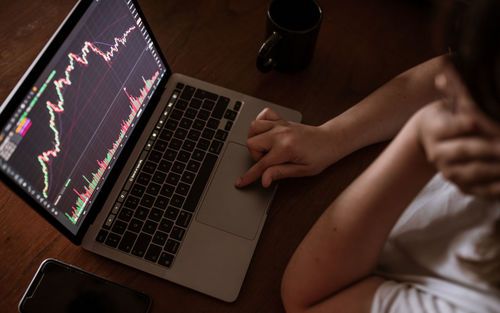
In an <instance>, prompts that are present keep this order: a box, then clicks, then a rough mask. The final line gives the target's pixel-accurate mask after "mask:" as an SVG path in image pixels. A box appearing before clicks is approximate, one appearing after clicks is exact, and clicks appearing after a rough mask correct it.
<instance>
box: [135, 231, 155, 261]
mask: <svg viewBox="0 0 500 313" xmlns="http://www.w3.org/2000/svg"><path fill="white" fill-rule="evenodd" d="M151 238H152V236H151V235H148V234H145V233H141V234H140V235H139V238H137V241H136V242H135V245H134V248H133V249H132V254H133V255H136V256H139V257H142V256H143V255H144V253H146V249H147V248H148V245H149V242H150V241H151Z"/></svg>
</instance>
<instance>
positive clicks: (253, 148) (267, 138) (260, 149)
mask: <svg viewBox="0 0 500 313" xmlns="http://www.w3.org/2000/svg"><path fill="white" fill-rule="evenodd" d="M273 143H274V139H273V136H271V134H269V133H262V134H260V135H256V136H253V137H251V138H248V139H247V148H248V151H249V152H250V155H251V156H252V158H253V159H254V160H255V161H258V160H260V159H261V158H262V156H264V155H265V154H266V153H267V152H268V151H270V150H271V149H272V147H273Z"/></svg>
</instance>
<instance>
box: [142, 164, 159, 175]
mask: <svg viewBox="0 0 500 313" xmlns="http://www.w3.org/2000/svg"><path fill="white" fill-rule="evenodd" d="M142 170H143V171H144V172H146V173H149V174H153V173H154V171H155V170H156V164H155V163H153V162H151V161H147V162H146V163H144V166H143V167H142Z"/></svg>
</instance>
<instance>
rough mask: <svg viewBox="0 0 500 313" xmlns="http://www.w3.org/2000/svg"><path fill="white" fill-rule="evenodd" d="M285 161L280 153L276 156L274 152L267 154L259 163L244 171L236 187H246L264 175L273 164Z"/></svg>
mask: <svg viewBox="0 0 500 313" xmlns="http://www.w3.org/2000/svg"><path fill="white" fill-rule="evenodd" d="M282 162H284V161H283V160H281V159H280V157H279V156H278V155H276V156H274V155H273V154H272V153H269V154H266V155H265V156H264V157H262V159H260V160H259V161H258V162H257V163H255V164H254V165H253V166H252V167H250V169H248V171H246V173H244V174H243V175H242V176H241V177H240V178H238V180H237V181H236V183H235V185H236V187H240V188H241V187H244V186H247V185H249V184H251V183H253V182H254V181H256V180H257V179H258V178H259V177H261V176H262V173H264V171H265V170H266V169H267V168H268V167H270V166H272V165H276V164H279V163H282Z"/></svg>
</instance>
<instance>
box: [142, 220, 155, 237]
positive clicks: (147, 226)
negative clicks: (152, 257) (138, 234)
mask: <svg viewBox="0 0 500 313" xmlns="http://www.w3.org/2000/svg"><path fill="white" fill-rule="evenodd" d="M156 227H158V223H155V222H153V221H150V220H147V221H146V223H144V226H143V227H142V231H143V232H145V233H148V234H151V235H152V234H154V233H155V231H156Z"/></svg>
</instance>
